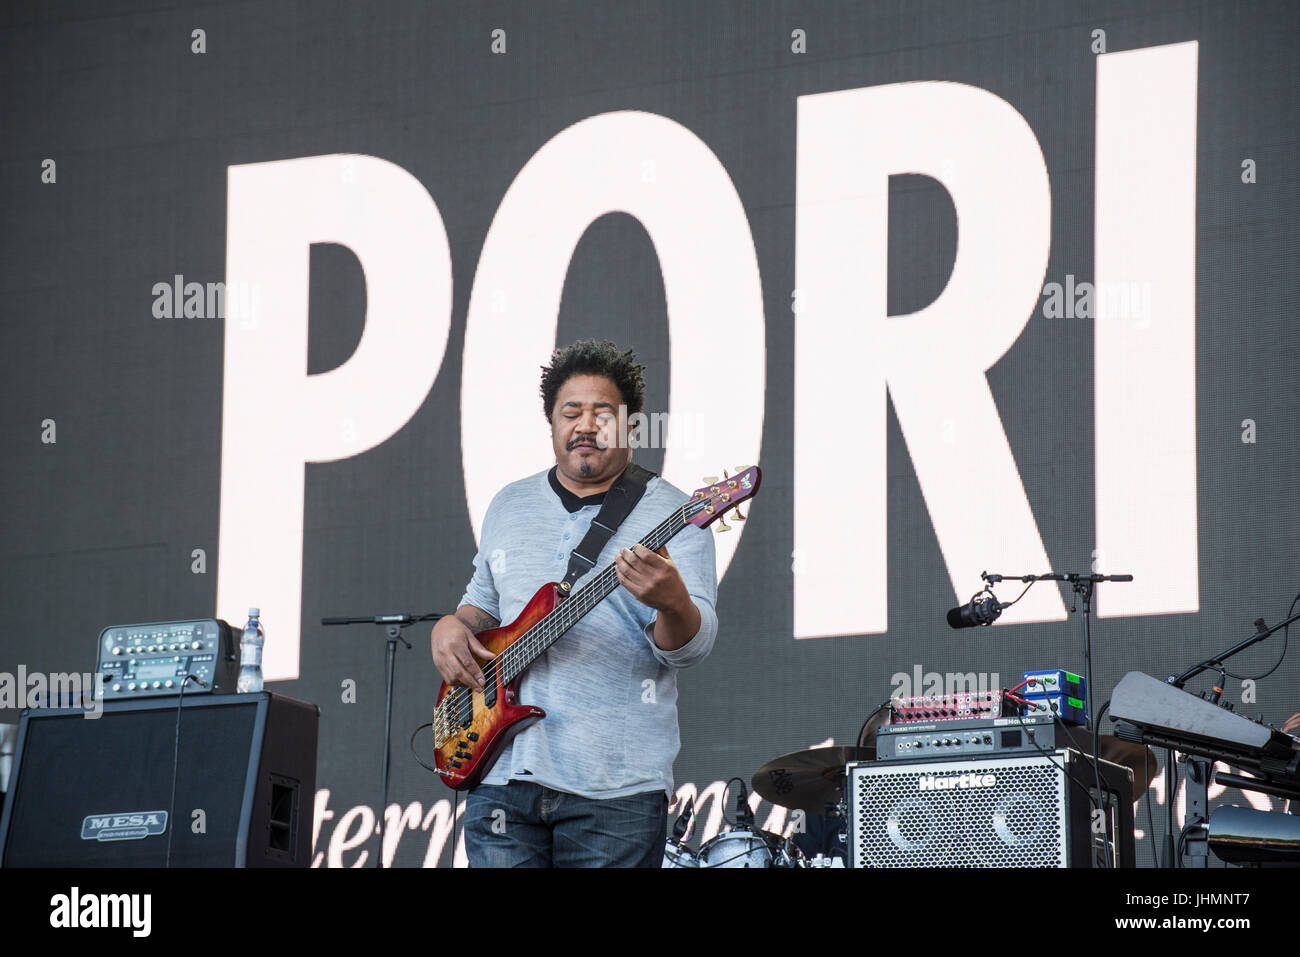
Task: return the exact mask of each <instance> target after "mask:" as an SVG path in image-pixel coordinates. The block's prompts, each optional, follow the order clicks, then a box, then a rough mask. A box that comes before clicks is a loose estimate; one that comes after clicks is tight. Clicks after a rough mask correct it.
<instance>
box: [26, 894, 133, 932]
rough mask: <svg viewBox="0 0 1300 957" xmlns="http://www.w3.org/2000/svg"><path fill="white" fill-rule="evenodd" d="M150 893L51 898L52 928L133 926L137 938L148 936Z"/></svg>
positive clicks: (75, 895) (76, 895) (70, 895)
mask: <svg viewBox="0 0 1300 957" xmlns="http://www.w3.org/2000/svg"><path fill="white" fill-rule="evenodd" d="M152 913H153V896H152V895H150V894H82V893H81V889H80V888H78V887H73V888H72V890H71V892H70V893H67V894H55V895H54V896H53V897H51V898H50V926H51V927H68V928H76V927H129V928H131V935H132V936H133V937H148V936H149V931H150V929H151V927H152V924H153V921H152V920H151V915H152Z"/></svg>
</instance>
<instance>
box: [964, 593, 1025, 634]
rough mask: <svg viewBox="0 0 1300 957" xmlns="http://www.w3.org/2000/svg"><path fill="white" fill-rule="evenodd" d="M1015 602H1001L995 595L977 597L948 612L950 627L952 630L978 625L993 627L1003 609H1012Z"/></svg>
mask: <svg viewBox="0 0 1300 957" xmlns="http://www.w3.org/2000/svg"><path fill="white" fill-rule="evenodd" d="M1012 604H1013V602H1009V601H1007V602H1001V601H998V600H997V597H996V596H994V595H984V594H983V593H981V594H979V595H976V596H975V597H974V598H972V599H971V600H970V601H968V602H966V604H964V605H959V606H958V607H956V608H950V609H949V610H948V625H949V627H951V628H974V627H976V626H977V625H991V624H993V622H995V621H997V620H998V618H999V617H1000V616H1001V614H1002V609H1004V608H1010V607H1011V606H1012Z"/></svg>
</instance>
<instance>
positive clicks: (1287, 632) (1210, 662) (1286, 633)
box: [1197, 594, 1300, 681]
mask: <svg viewBox="0 0 1300 957" xmlns="http://www.w3.org/2000/svg"><path fill="white" fill-rule="evenodd" d="M1296 602H1300V594H1297V595H1296V596H1295V598H1293V599H1292V600H1291V607H1290V608H1288V609H1287V613H1286V617H1288V618H1290V617H1291V616H1292V615H1293V614H1295V606H1296ZM1290 640H1291V626H1290V625H1287V626H1286V627H1284V628H1283V629H1282V653H1281V654H1279V655H1278V656H1277V661H1275V662H1273V667H1272V668H1269V669H1268V671H1266V672H1264V673H1263V674H1262V675H1238V674H1233V673H1232V672H1231V671H1229V670H1228V669H1227V668H1226V667H1224V665H1223V662H1221V661H1218V660H1216V659H1213V658H1207V659H1206V660H1205V661H1202V662H1201V664H1200V665H1197V667H1198V668H1199V667H1201V665H1205V666H1207V667H1210V666H1213V667H1217V668H1219V669H1221V670H1222V671H1223V673H1224V674H1225V675H1227V676H1228V677H1229V678H1236V679H1237V680H1238V681H1262V680H1263V679H1264V678H1267V677H1268V676H1269V675H1271V674H1272V673H1273V672H1275V671H1277V669H1278V667H1279V666H1280V665H1281V664H1282V659H1283V658H1285V657H1286V646H1287V643H1288V642H1289V641H1290Z"/></svg>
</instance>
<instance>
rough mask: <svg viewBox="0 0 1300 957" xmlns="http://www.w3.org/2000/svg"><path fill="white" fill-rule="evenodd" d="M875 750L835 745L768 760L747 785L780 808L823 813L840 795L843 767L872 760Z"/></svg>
mask: <svg viewBox="0 0 1300 957" xmlns="http://www.w3.org/2000/svg"><path fill="white" fill-rule="evenodd" d="M875 757H876V749H875V747H874V746H873V747H870V748H850V747H842V746H835V747H829V748H809V749H808V750H807V751H794V752H792V753H790V754H785V755H782V756H781V757H779V758H774V759H772V760H771V761H768V762H767V764H765V765H763V766H762V767H761V768H759V769H758V770H757V771H755V772H754V777H753V779H752V781H751V782H750V783H751V785H752V786H753V789H754V790H755V791H757V792H758V793H759V794H760V795H762V796H763V797H764V798H766V799H767V800H768V801H771V802H772V803H773V804H779V805H781V807H788V808H795V809H797V810H801V811H807V812H808V813H810V814H824V813H826V805H827V804H835V803H837V802H838V801H839V800H840V798H841V797H842V796H843V794H844V766H845V765H846V764H848V763H849V762H850V761H872V760H875Z"/></svg>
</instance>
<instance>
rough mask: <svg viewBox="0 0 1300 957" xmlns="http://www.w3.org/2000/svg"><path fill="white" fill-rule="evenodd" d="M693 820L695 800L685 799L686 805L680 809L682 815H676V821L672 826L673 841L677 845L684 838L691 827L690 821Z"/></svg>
mask: <svg viewBox="0 0 1300 957" xmlns="http://www.w3.org/2000/svg"><path fill="white" fill-rule="evenodd" d="M694 818H695V798H687V800H686V804H685V805H684V806H683V807H682V813H681V814H679V815H677V820H676V822H674V824H673V840H674V841H676V842H677V843H678V844H680V843H681V842H682V839H683V838H684V837H686V831H687V830H688V829H689V828H690V826H691V821H692V820H693V819H694Z"/></svg>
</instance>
